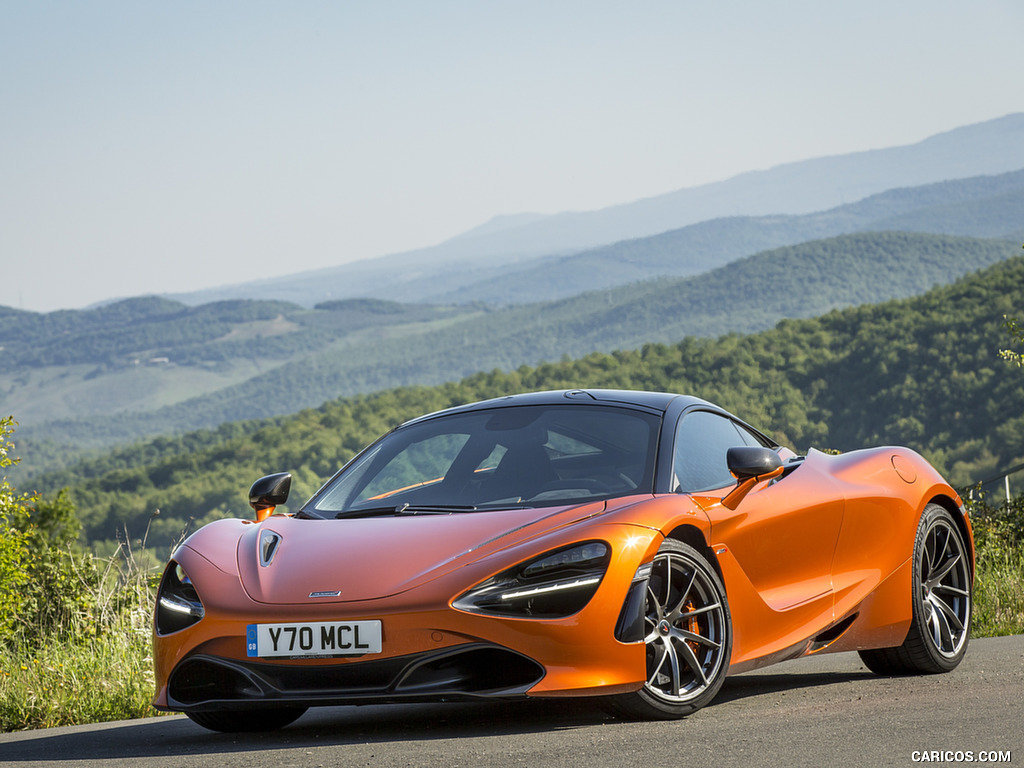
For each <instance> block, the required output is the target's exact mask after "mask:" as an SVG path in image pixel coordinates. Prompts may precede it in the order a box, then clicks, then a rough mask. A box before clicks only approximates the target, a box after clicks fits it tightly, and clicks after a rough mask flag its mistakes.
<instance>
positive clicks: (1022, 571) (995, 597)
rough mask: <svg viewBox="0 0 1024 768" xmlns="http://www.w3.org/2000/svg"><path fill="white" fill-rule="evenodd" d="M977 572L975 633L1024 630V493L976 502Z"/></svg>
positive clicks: (985, 634)
mask: <svg viewBox="0 0 1024 768" xmlns="http://www.w3.org/2000/svg"><path fill="white" fill-rule="evenodd" d="M971 523H972V525H973V527H974V544H975V548H976V556H975V559H976V574H975V579H974V614H973V616H972V617H971V618H972V622H973V624H972V627H971V636H972V637H997V636H1000V635H1018V634H1022V633H1024V496H1020V497H1018V498H1017V499H1016V500H1014V501H1013V502H1011V503H1010V504H1004V505H1001V506H988V505H986V504H985V503H984V502H978V503H975V504H973V505H972V509H971Z"/></svg>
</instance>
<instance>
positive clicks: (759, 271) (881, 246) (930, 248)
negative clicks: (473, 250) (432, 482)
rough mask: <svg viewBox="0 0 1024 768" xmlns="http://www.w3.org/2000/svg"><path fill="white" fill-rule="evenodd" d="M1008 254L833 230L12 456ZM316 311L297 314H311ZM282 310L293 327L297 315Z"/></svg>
mask: <svg viewBox="0 0 1024 768" xmlns="http://www.w3.org/2000/svg"><path fill="white" fill-rule="evenodd" d="M1019 250H1020V245H1019V244H1017V243H1006V242H1001V241H993V240H978V239H972V238H960V237H947V236H939V235H926V234H914V233H862V234H853V235H843V236H841V237H837V238H831V239H826V240H819V241H814V242H809V243H803V244H801V245H798V246H790V247H785V248H780V249H776V250H773V251H767V252H764V253H761V254H757V255H755V256H751V257H748V258H746V259H743V260H740V261H736V262H733V263H731V264H729V265H727V266H725V267H721V268H719V269H717V270H714V271H712V272H709V273H706V274H703V275H700V276H697V277H692V278H683V279H678V278H677V279H671V280H667V279H666V280H656V281H649V282H645V283H635V284H632V285H628V286H623V287H620V288H614V289H609V290H605V291H595V292H591V293H587V294H582V295H580V296H576V297H573V298H571V299H565V300H560V301H554V302H544V303H538V304H531V305H525V306H516V307H510V308H507V309H504V310H500V311H479V312H476V313H474V314H473V315H472V316H471V317H467V318H459V317H458V316H451V317H448V318H446V319H443V320H441V321H438V322H434V323H431V324H420V325H418V326H414V327H412V326H410V327H408V328H407V329H406V330H405V331H404V332H402V333H391V334H389V335H383V334H375V333H370V334H362V335H360V334H354V335H353V336H351V337H348V338H345V339H342V340H339V342H338V343H334V344H331V345H328V346H324V347H321V348H318V349H316V350H315V351H312V352H309V353H306V354H303V355H293V356H291V357H290V358H288V359H287V362H285V363H284V364H282V365H278V366H277V367H276V368H269V367H264V368H263V369H262V370H261V371H260V372H259V373H258V375H253V376H252V378H249V379H247V380H246V381H243V382H240V383H237V384H234V385H231V386H226V387H224V388H222V389H219V390H218V391H216V392H210V393H207V394H204V395H202V396H200V397H193V398H191V399H187V400H184V401H180V402H177V403H175V404H174V405H169V406H166V407H164V408H160V409H156V410H150V411H148V412H145V413H118V414H116V415H113V416H109V417H101V418H90V419H77V420H62V421H52V422H49V423H47V424H39V423H34V424H24V425H23V428H22V429H21V430H19V436H20V440H21V441H22V444H21V445H19V449H20V450H22V455H23V456H25V455H26V454H25V452H24V451H25V447H26V446H28V447H29V448H30V449H31V450H34V449H32V446H33V445H36V446H39V445H41V444H42V443H44V442H45V441H51V442H52V443H53V444H55V445H59V446H61V449H60V450H62V451H66V449H67V446H91V447H100V446H103V445H113V444H116V443H121V442H127V441H131V440H134V439H137V438H138V437H141V436H143V435H153V434H160V433H167V432H178V431H181V430H185V429H195V428H201V427H213V426H216V425H218V424H221V423H224V422H228V421H235V420H239V419H246V418H254V417H257V416H259V417H262V416H269V415H274V414H285V413H292V412H294V411H297V410H299V409H300V408H304V407H310V406H315V405H319V404H320V403H322V402H324V401H325V400H329V399H332V398H335V397H339V396H342V395H351V394H357V393H362V392H371V391H376V390H382V389H389V388H392V387H396V386H404V385H425V384H437V383H441V382H444V381H452V380H455V379H458V378H460V377H462V376H466V375H469V374H471V373H475V372H477V371H488V370H493V369H496V368H497V369H503V370H515V369H516V368H517V367H519V366H521V365H536V364H539V363H542V362H544V361H556V360H559V359H561V358H562V357H563V356H565V355H569V356H573V357H578V356H582V355H585V354H587V353H589V352H595V351H603V352H607V351H611V350H615V349H631V348H636V347H640V346H642V345H643V344H646V343H649V342H676V341H678V340H679V339H681V338H683V337H684V336H712V337H713V336H720V335H722V334H726V333H730V332H738V333H747V332H753V331H758V330H762V329H765V328H770V327H772V326H773V325H775V324H776V323H777V322H778V321H779V320H780V319H783V318H797V317H810V316H814V315H817V314H821V313H824V312H828V311H829V310H830V309H834V308H838V307H845V306H850V305H856V304H863V303H869V302H870V303H873V302H878V301H883V300H886V299H891V298H901V297H907V296H912V295H916V294H919V293H922V292H924V291H925V290H927V289H929V288H931V287H932V286H934V285H938V284H945V283H949V282H952V281H953V280H955V279H956V278H958V277H959V276H961V275H964V274H966V273H968V272H971V271H974V270H976V269H979V268H982V267H985V266H988V265H991V264H994V263H996V262H999V261H1002V260H1005V259H1007V258H1011V257H1013V256H1016V255H1017V253H1018V251H1019ZM319 312H321V310H316V311H308V313H309V314H312V315H314V316H316V315H317V313H319ZM291 317H292V320H293V321H295V322H297V321H298V320H300V319H301V317H302V316H301V315H295V316H291ZM310 322H311V321H309V320H303V323H307V324H308V323H310ZM325 322H326V321H325ZM367 330H370V329H367ZM395 330H398V328H397V327H395ZM289 338H292V339H294V342H293V343H295V344H300V343H301V342H302V341H303V338H304V337H303V335H301V334H299V333H297V332H296V333H293V334H292V335H291V336H281V337H278V338H277V339H276V341H277V343H280V344H285V343H287V340H288V339H289ZM264 363H266V360H264ZM195 370H200V371H201V370H202V368H201V366H199V367H197V368H196V369H195ZM181 376H182V374H179V377H181ZM123 377H124V374H122V375H121V376H120V377H116V376H113V375H111V376H109V377H108V378H106V379H105V381H106V386H105V391H110V390H112V389H114V388H116V387H117V386H118V382H119V381H121V380H122V379H123ZM624 385H628V382H624ZM32 461H33V462H35V461H37V460H36V459H33V460H32ZM59 463H60V462H56V463H55V464H53V465H54V466H56V465H58V464H59Z"/></svg>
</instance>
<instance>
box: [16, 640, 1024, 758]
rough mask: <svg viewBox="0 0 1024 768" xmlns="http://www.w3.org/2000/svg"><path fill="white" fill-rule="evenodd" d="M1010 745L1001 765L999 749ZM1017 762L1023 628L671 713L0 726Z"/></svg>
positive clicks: (25, 740)
mask: <svg viewBox="0 0 1024 768" xmlns="http://www.w3.org/2000/svg"><path fill="white" fill-rule="evenodd" d="M1007 758H1009V760H1010V762H1009V763H1008V762H1007ZM983 761H984V762H996V763H997V764H1002V765H1007V764H1010V765H1024V635H1016V636H1013V637H1001V638H986V639H982V640H974V641H972V642H971V646H970V648H969V649H968V652H967V658H966V659H965V661H964V662H963V664H961V666H960V667H959V668H958V669H957V670H956V671H954V672H952V673H951V674H947V675H934V676H926V677H914V678H886V677H877V676H875V675H873V674H871V673H870V672H868V671H867V670H866V669H865V668H864V667H863V665H861V663H860V659H859V658H858V657H857V655H856V654H850V653H844V654H836V655H825V656H818V657H814V658H809V659H800V660H797V661H789V662H785V663H783V664H780V665H777V666H775V667H769V668H768V669H765V670H758V671H756V672H751V673H747V674H744V675H739V676H737V677H734V678H730V679H729V680H727V681H726V683H725V686H724V687H723V689H722V691H721V693H720V694H719V696H718V698H717V699H716V701H715V702H714V703H713V704H712V705H711V706H709V707H707V708H705V709H703V710H701V711H700V712H698V713H696V714H694V715H692V716H690V717H689V718H687V719H685V720H681V721H676V722H624V721H621V720H616V719H614V718H612V717H609V716H607V715H605V714H604V713H603V712H602V710H601V709H600V708H599V707H597V706H594V705H593V703H591V702H587V701H541V700H534V701H525V702H516V703H485V704H477V705H470V704H416V705H393V706H373V707H329V708H321V709H314V710H310V711H309V712H308V713H307V714H306V715H304V716H303V717H302V718H300V719H299V720H298V721H296V722H295V723H294V724H293V725H291V726H289V727H288V728H285V729H283V730H280V731H276V732H271V733H261V734H218V733H213V732H210V731H206V730H204V729H202V728H200V727H199V726H197V725H194V724H193V723H192V722H191V721H190V720H188V719H187V718H185V717H182V716H180V715H176V716H170V717H157V718H148V719H146V720H136V721H124V722H117V723H105V724H102V725H91V726H75V727H69V728H53V729H48V730H41V731H28V732H22V733H14V734H0V765H4V764H11V765H17V766H46V767H47V768H60V767H63V766H89V767H90V768H97V767H98V766H99V767H100V768H107V766H111V767H116V768H122V766H128V767H130V768H158V767H159V768H165V767H166V766H175V767H176V768H193V767H194V768H206V766H228V767H234V766H238V768H242V767H243V766H244V768H253V767H254V766H260V767H261V768H262V767H263V766H266V767H267V768H284V767H285V766H303V767H304V768H305V767H308V766H313V767H315V766H369V767H370V768H378V767H379V768H391V767H392V766H410V767H417V768H418V767H419V766H424V767H425V766H431V767H433V768H463V767H465V768H470V767H471V768H481V767H486V768H491V767H492V766H494V767H497V768H504V767H505V766H538V767H539V766H585V767H586V768H595V767H597V766H637V767H638V768H640V767H642V768H656V767H658V766H685V768H701V766H715V768H729V767H730V766H742V767H743V768H748V767H749V766H760V765H778V766H781V765H785V766H814V767H815V768H818V767H819V766H840V765H855V766H868V767H870V766H912V765H920V764H927V765H944V766H946V765H960V764H967V763H968V762H973V763H975V764H977V763H981V762H983Z"/></svg>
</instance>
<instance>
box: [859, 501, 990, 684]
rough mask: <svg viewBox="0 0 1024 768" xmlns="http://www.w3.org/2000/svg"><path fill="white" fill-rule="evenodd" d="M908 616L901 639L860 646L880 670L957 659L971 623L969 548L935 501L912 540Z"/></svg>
mask: <svg viewBox="0 0 1024 768" xmlns="http://www.w3.org/2000/svg"><path fill="white" fill-rule="evenodd" d="M912 588H913V593H912V595H911V600H912V603H913V617H912V619H911V622H910V630H909V631H908V632H907V638H906V640H904V641H903V644H902V645H900V646H898V647H896V648H880V649H877V650H871V651H861V652H860V657H861V660H862V661H863V662H864V664H865V665H866V666H867V668H868V669H870V670H871V671H872V672H875V673H877V674H880V675H910V674H930V673H936V672H949V671H950V670H952V669H955V668H956V666H957V665H958V664H959V663H960V662H961V660H963V657H964V654H965V653H966V652H967V641H968V638H969V635H970V627H971V589H972V583H971V566H970V554H969V550H968V549H967V547H966V546H965V545H964V540H963V538H962V537H961V535H960V530H959V529H958V528H957V525H956V522H955V521H954V520H953V516H952V515H950V513H949V512H948V511H947V510H946V509H944V508H943V507H940V506H939V505H938V504H929V505H928V506H927V507H925V510H924V513H923V514H922V515H921V522H920V524H919V525H918V528H917V538H916V539H915V541H914V575H913V587H912Z"/></svg>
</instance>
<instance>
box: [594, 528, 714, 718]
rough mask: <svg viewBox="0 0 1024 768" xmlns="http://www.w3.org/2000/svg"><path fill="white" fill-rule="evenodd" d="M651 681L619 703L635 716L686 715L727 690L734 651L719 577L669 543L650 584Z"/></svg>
mask: <svg viewBox="0 0 1024 768" xmlns="http://www.w3.org/2000/svg"><path fill="white" fill-rule="evenodd" d="M645 610H646V614H645V618H644V628H645V637H644V643H645V644H646V646H647V682H646V683H644V686H643V688H641V689H640V690H639V691H637V692H636V693H631V694H626V695H623V696H617V697H615V699H614V702H613V703H614V705H615V706H616V708H617V709H618V710H620V711H621V712H623V713H624V714H627V715H629V716H632V717H641V718H645V719H653V718H660V719H671V718H676V717H682V716H684V715H688V714H689V713H691V712H693V711H695V710H697V709H700V708H701V707H703V706H704V705H705V704H707V703H708V702H710V701H711V700H712V699H713V698H714V697H715V694H717V693H718V689H719V688H721V687H722V682H723V681H724V680H725V676H726V673H727V672H728V670H729V656H730V654H731V652H732V619H731V616H730V614H729V603H728V602H727V601H726V598H725V588H724V587H723V586H722V582H721V580H720V579H719V578H718V574H716V573H715V571H714V569H713V568H712V567H711V566H710V564H709V563H708V561H707V560H705V559H704V557H702V556H701V555H700V554H699V553H698V552H697V551H696V550H695V549H693V548H692V547H690V546H688V545H686V544H683V543H681V542H678V541H675V540H672V539H667V540H666V541H665V542H664V543H663V544H662V546H661V548H660V549H659V550H658V554H657V555H656V556H655V558H654V562H653V564H652V567H651V576H650V579H649V581H648V584H647V603H646V609H645Z"/></svg>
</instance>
